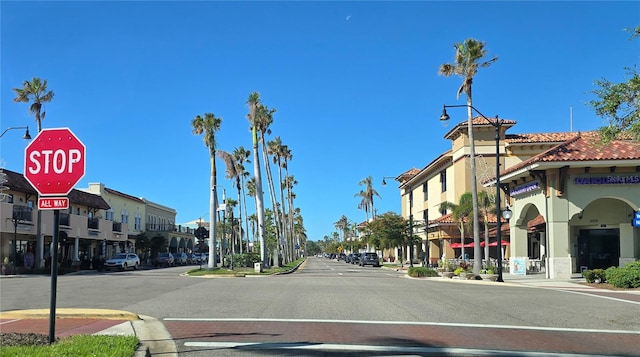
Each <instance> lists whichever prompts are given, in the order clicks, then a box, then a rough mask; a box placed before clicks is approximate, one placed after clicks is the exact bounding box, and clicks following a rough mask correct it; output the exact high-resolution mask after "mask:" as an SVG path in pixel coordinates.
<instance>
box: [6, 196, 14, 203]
mask: <svg viewBox="0 0 640 357" xmlns="http://www.w3.org/2000/svg"><path fill="white" fill-rule="evenodd" d="M7 203H13V195H12V194H8V195H7Z"/></svg>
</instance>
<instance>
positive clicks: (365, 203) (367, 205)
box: [354, 190, 371, 222]
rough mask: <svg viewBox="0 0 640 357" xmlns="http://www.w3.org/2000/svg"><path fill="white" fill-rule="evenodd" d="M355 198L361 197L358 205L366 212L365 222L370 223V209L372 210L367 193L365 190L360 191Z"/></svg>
mask: <svg viewBox="0 0 640 357" xmlns="http://www.w3.org/2000/svg"><path fill="white" fill-rule="evenodd" d="M354 197H361V198H362V199H361V200H360V203H358V209H363V210H364V215H365V217H366V221H365V222H369V209H371V202H370V201H369V197H368V196H367V192H366V191H364V190H360V192H358V193H356V194H355V195H354Z"/></svg>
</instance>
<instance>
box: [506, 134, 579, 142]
mask: <svg viewBox="0 0 640 357" xmlns="http://www.w3.org/2000/svg"><path fill="white" fill-rule="evenodd" d="M577 135H579V133H534V134H507V135H506V136H505V141H506V142H508V143H510V144H516V143H525V144H530V143H553V142H557V143H561V142H564V141H567V140H569V139H571V138H573V137H575V136H577Z"/></svg>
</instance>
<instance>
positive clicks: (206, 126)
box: [191, 113, 222, 269]
mask: <svg viewBox="0 0 640 357" xmlns="http://www.w3.org/2000/svg"><path fill="white" fill-rule="evenodd" d="M221 124H222V118H218V117H216V116H215V114H213V113H205V114H204V117H201V116H200V115H196V117H195V118H193V120H192V121H191V126H192V127H193V133H194V134H195V135H200V134H202V133H204V144H205V145H206V146H207V148H209V161H210V162H211V178H210V182H209V186H210V187H211V193H210V195H209V207H210V209H209V222H211V225H210V226H211V230H212V232H211V234H209V237H210V242H209V257H210V259H209V263H208V267H209V269H213V267H214V266H215V265H216V262H217V259H216V258H217V257H216V209H217V208H218V198H217V195H216V186H217V180H216V132H217V131H219V130H220V125H221Z"/></svg>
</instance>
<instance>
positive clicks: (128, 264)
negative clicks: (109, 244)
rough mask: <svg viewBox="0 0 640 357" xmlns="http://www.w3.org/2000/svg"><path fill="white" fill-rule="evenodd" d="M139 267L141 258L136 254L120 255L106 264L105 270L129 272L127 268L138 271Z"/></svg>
mask: <svg viewBox="0 0 640 357" xmlns="http://www.w3.org/2000/svg"><path fill="white" fill-rule="evenodd" d="M138 265H140V258H139V257H138V255H137V254H134V253H120V254H117V255H116V256H115V257H113V258H111V259H109V260H107V261H106V262H104V268H105V269H107V270H110V269H118V270H127V268H133V269H138Z"/></svg>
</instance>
